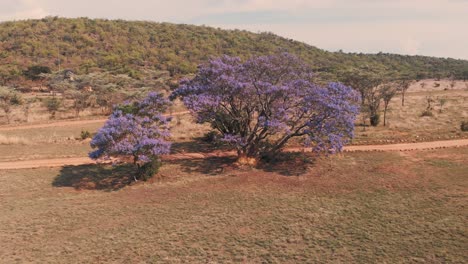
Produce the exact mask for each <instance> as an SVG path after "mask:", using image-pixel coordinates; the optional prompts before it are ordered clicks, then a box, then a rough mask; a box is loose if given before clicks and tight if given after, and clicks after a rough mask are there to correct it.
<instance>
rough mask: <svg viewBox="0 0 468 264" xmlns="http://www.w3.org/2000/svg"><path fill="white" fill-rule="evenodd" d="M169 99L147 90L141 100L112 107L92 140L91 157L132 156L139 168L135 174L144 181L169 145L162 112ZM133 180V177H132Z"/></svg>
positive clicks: (167, 128) (166, 127)
mask: <svg viewBox="0 0 468 264" xmlns="http://www.w3.org/2000/svg"><path fill="white" fill-rule="evenodd" d="M169 104H170V102H169V101H168V100H167V99H165V98H164V97H163V96H162V95H161V94H157V93H149V94H148V96H147V97H146V98H144V99H143V100H140V101H135V102H128V103H125V104H123V105H120V106H117V107H115V108H114V111H113V113H112V114H111V116H110V117H109V119H108V120H107V122H106V123H105V125H104V126H103V127H102V128H101V129H100V130H99V131H98V132H97V134H96V135H95V136H94V138H93V139H92V140H91V147H92V148H94V149H96V150H94V151H93V152H91V153H89V156H90V157H91V158H92V159H101V158H102V159H109V158H111V157H123V158H126V157H131V159H132V161H133V163H134V164H135V165H136V166H137V167H138V172H137V177H139V178H142V179H144V180H146V179H147V178H148V177H151V176H152V174H154V173H155V172H156V171H157V168H158V166H159V162H160V161H159V157H160V155H163V154H168V153H169V151H170V147H171V144H170V142H168V141H167V140H168V138H169V136H170V132H169V127H168V123H169V121H170V118H168V117H166V116H164V115H163V114H162V113H163V112H164V111H165V110H166V109H167V107H168V105H169ZM135 180H136V178H135Z"/></svg>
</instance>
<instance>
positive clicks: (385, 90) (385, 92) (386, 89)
mask: <svg viewBox="0 0 468 264" xmlns="http://www.w3.org/2000/svg"><path fill="white" fill-rule="evenodd" d="M397 91H398V88H396V87H395V85H394V84H393V83H387V84H383V85H382V86H381V90H380V94H381V97H382V100H383V103H384V121H383V125H384V126H386V125H387V110H388V105H389V104H390V101H391V100H392V98H393V97H394V96H395V95H396V93H397ZM403 102H404V101H403Z"/></svg>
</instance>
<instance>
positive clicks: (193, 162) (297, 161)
mask: <svg viewBox="0 0 468 264" xmlns="http://www.w3.org/2000/svg"><path fill="white" fill-rule="evenodd" d="M236 160H237V158H236V157H212V158H206V159H187V160H179V161H174V163H175V164H179V165H180V166H181V169H182V170H183V171H184V172H186V173H201V174H206V175H221V174H223V173H226V172H228V171H234V170H242V169H248V167H246V166H239V165H236ZM314 162H315V158H314V157H313V156H312V155H310V154H305V153H282V154H280V155H279V156H278V157H277V158H275V159H274V160H271V161H269V162H260V163H259V164H258V165H257V166H256V169H260V170H263V171H265V172H271V173H278V174H280V175H283V176H300V175H303V174H305V173H306V172H307V171H308V168H309V167H310V166H311V165H313V164H314Z"/></svg>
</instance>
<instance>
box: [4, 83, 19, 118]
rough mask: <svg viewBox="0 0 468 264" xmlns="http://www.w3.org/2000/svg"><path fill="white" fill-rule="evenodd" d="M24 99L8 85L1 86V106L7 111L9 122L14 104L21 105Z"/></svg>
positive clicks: (6, 115)
mask: <svg viewBox="0 0 468 264" xmlns="http://www.w3.org/2000/svg"><path fill="white" fill-rule="evenodd" d="M22 103H23V99H22V97H21V95H20V94H19V93H17V92H14V91H12V90H11V89H9V88H7V87H0V108H1V109H2V110H3V112H4V113H5V117H6V119H7V123H8V124H9V123H10V121H11V120H10V115H11V111H12V110H13V107H14V106H18V105H21V104H22Z"/></svg>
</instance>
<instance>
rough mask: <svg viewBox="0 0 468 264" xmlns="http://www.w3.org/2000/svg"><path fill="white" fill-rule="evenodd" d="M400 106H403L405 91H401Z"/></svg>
mask: <svg viewBox="0 0 468 264" xmlns="http://www.w3.org/2000/svg"><path fill="white" fill-rule="evenodd" d="M401 106H405V92H402V93H401Z"/></svg>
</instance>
